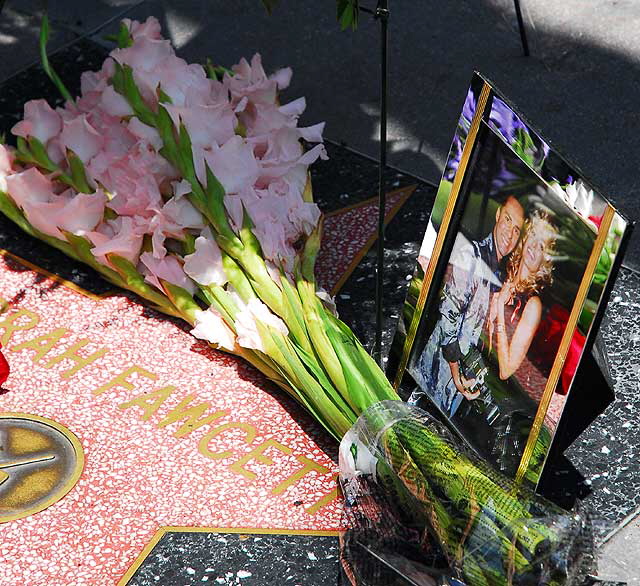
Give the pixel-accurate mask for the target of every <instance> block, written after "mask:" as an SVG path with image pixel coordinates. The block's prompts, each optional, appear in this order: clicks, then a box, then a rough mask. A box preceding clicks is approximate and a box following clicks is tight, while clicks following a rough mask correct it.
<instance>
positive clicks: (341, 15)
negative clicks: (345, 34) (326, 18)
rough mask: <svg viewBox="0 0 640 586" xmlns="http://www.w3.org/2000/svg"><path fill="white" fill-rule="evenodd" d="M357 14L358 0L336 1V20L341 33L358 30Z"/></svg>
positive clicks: (358, 9) (358, 10)
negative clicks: (347, 30)
mask: <svg viewBox="0 0 640 586" xmlns="http://www.w3.org/2000/svg"><path fill="white" fill-rule="evenodd" d="M359 12H360V7H359V0H336V13H337V18H338V22H339V23H340V28H341V29H342V30H343V31H344V30H346V29H348V28H350V29H351V30H354V31H355V30H356V29H357V28H358V16H359Z"/></svg>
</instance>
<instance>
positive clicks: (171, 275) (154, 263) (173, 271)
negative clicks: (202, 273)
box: [140, 252, 196, 294]
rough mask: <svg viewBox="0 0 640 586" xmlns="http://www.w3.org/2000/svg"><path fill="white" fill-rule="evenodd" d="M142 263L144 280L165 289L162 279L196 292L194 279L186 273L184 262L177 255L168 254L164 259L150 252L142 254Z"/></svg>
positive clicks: (190, 291)
mask: <svg viewBox="0 0 640 586" xmlns="http://www.w3.org/2000/svg"><path fill="white" fill-rule="evenodd" d="M140 263H141V264H142V266H143V271H142V272H143V273H144V275H145V278H144V280H145V281H147V282H148V283H151V284H152V285H154V286H155V287H157V288H158V289H160V291H163V289H162V285H161V284H160V279H162V280H163V281H167V282H169V283H171V284H173V285H177V286H178V287H182V288H183V289H186V290H187V291H189V293H191V294H193V293H195V290H196V287H195V285H194V283H193V281H192V280H191V279H190V278H189V277H188V276H187V275H186V274H185V272H184V270H183V268H182V263H181V262H180V261H179V260H178V259H177V258H176V257H175V256H170V255H167V256H165V257H164V258H162V259H157V258H155V257H154V256H153V255H152V254H151V253H150V252H143V253H142V254H141V255H140Z"/></svg>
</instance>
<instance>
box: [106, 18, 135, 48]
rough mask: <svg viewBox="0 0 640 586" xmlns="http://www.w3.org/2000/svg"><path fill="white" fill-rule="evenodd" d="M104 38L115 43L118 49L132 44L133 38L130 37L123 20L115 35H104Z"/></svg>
mask: <svg viewBox="0 0 640 586" xmlns="http://www.w3.org/2000/svg"><path fill="white" fill-rule="evenodd" d="M104 39H105V40H106V41H113V42H114V43H116V44H117V45H118V48H119V49H126V48H127V47H131V45H133V38H132V37H131V33H130V32H129V29H128V28H127V25H126V24H124V22H121V23H120V28H119V29H118V32H117V33H116V34H115V35H105V37H104Z"/></svg>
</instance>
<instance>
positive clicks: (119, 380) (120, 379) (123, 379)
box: [93, 365, 158, 395]
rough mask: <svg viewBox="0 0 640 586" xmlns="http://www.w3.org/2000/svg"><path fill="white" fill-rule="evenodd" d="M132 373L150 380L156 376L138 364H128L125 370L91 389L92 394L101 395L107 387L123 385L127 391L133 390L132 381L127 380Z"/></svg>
mask: <svg viewBox="0 0 640 586" xmlns="http://www.w3.org/2000/svg"><path fill="white" fill-rule="evenodd" d="M133 374H138V375H140V376H145V377H147V378H150V379H151V380H155V379H156V378H158V377H157V376H156V375H155V374H153V373H152V372H149V371H148V370H145V369H144V368H141V367H140V366H135V365H134V366H130V367H129V368H127V369H126V370H124V371H122V372H121V373H120V374H119V375H118V376H116V377H115V378H112V379H111V380H110V381H109V382H108V383H105V384H103V385H102V386H101V387H98V388H97V389H95V390H94V391H93V394H94V395H101V394H102V393H104V392H105V391H108V390H109V389H115V388H116V387H123V388H125V389H127V390H129V391H131V390H133V383H131V382H129V380H128V379H129V377H130V376H131V375H133Z"/></svg>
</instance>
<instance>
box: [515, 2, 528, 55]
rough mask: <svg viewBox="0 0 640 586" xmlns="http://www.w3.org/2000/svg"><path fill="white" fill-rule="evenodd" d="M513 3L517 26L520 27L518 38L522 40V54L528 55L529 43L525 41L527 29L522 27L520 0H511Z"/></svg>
mask: <svg viewBox="0 0 640 586" xmlns="http://www.w3.org/2000/svg"><path fill="white" fill-rule="evenodd" d="M513 4H514V5H515V7H516V18H517V19H518V28H519V29H520V40H521V41H522V51H523V52H524V56H525V57H528V56H529V43H528V42H527V31H526V29H525V28H524V21H523V20H522V11H521V10H520V0H513Z"/></svg>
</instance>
